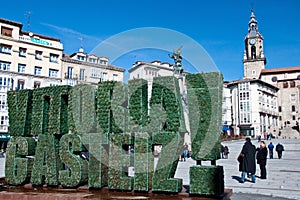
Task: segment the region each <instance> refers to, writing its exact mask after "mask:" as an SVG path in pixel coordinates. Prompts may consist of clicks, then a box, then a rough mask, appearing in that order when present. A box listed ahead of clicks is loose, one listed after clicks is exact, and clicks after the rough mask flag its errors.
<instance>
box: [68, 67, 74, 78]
mask: <svg viewBox="0 0 300 200" xmlns="http://www.w3.org/2000/svg"><path fill="white" fill-rule="evenodd" d="M72 76H73V67H68V77H67V78H69V79H71V78H72Z"/></svg>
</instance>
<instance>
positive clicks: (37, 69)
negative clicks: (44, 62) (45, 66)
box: [34, 67, 42, 75]
mask: <svg viewBox="0 0 300 200" xmlns="http://www.w3.org/2000/svg"><path fill="white" fill-rule="evenodd" d="M41 74H42V68H41V67H34V75H41Z"/></svg>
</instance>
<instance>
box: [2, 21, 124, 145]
mask: <svg viewBox="0 0 300 200" xmlns="http://www.w3.org/2000/svg"><path fill="white" fill-rule="evenodd" d="M22 28H23V25H22V24H21V23H18V22H14V21H10V20H6V19H1V18H0V31H1V33H0V149H1V148H5V147H6V145H7V141H8V140H9V134H8V126H9V118H8V105H7V92H8V91H9V90H21V89H34V88H40V87H48V86H57V85H76V84H93V85H96V84H97V83H98V82H99V81H106V80H114V81H123V74H124V71H125V70H124V69H123V68H120V67H116V66H113V65H110V64H109V63H108V61H109V60H108V58H106V57H104V56H96V55H91V54H87V53H84V52H83V51H82V50H80V51H79V52H76V53H74V54H72V55H66V54H63V44H62V42H61V41H60V39H58V38H52V37H49V36H45V35H41V34H37V33H32V32H27V31H23V30H22Z"/></svg>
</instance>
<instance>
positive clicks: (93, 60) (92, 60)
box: [89, 58, 97, 63]
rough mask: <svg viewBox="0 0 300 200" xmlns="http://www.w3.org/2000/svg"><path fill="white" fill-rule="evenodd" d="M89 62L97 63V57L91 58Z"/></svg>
mask: <svg viewBox="0 0 300 200" xmlns="http://www.w3.org/2000/svg"><path fill="white" fill-rule="evenodd" d="M89 62H90V63H97V59H96V58H89Z"/></svg>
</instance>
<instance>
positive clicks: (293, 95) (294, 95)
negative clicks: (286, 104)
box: [291, 94, 296, 102]
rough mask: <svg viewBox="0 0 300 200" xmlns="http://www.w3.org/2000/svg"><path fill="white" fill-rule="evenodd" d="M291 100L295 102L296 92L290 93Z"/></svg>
mask: <svg viewBox="0 0 300 200" xmlns="http://www.w3.org/2000/svg"><path fill="white" fill-rule="evenodd" d="M291 101H292V102H295V101H296V94H291Z"/></svg>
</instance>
